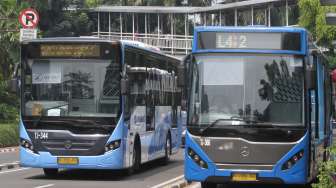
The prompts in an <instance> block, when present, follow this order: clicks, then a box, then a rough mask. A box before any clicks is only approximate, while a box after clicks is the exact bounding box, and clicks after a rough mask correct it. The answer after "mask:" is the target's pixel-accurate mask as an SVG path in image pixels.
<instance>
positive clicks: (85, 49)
mask: <svg viewBox="0 0 336 188" xmlns="http://www.w3.org/2000/svg"><path fill="white" fill-rule="evenodd" d="M40 56H41V57H70V58H82V57H87V58H90V57H91V58H95V57H99V56H100V45H96V44H41V45H40Z"/></svg>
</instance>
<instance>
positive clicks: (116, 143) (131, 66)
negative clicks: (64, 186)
mask: <svg viewBox="0 0 336 188" xmlns="http://www.w3.org/2000/svg"><path fill="white" fill-rule="evenodd" d="M21 49H22V56H21V59H22V60H21V79H20V82H18V83H20V93H21V115H20V116H21V117H20V163H21V165H22V166H24V167H35V168H43V170H44V173H45V175H49V176H54V175H57V173H58V171H59V169H127V171H128V172H129V173H133V172H135V171H137V170H138V169H139V168H140V167H141V164H142V163H145V162H148V161H152V160H155V159H161V160H162V162H163V164H164V163H166V162H168V160H169V159H170V156H171V154H175V153H176V152H177V151H178V149H179V147H180V137H181V114H182V112H181V91H182V89H181V87H180V85H179V84H178V83H179V82H178V69H179V68H178V67H179V66H181V65H180V64H181V61H180V60H179V59H177V58H174V57H172V56H168V55H165V54H163V53H161V52H159V51H157V49H155V48H153V47H149V46H146V45H144V44H142V43H136V42H131V41H108V40H101V39H94V38H49V39H36V40H32V41H26V42H24V43H23V44H22V47H21Z"/></svg>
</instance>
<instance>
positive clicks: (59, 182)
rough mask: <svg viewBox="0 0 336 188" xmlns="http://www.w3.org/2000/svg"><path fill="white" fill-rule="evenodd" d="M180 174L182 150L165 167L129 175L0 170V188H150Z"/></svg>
mask: <svg viewBox="0 0 336 188" xmlns="http://www.w3.org/2000/svg"><path fill="white" fill-rule="evenodd" d="M0 158H1V155H0ZM180 175H183V152H182V151H180V152H179V153H178V154H176V155H174V156H172V159H171V161H170V163H169V164H167V165H164V166H162V165H161V164H160V163H159V162H157V161H154V162H150V163H147V164H144V165H143V166H142V170H141V171H140V172H138V173H137V174H134V175H131V176H127V175H125V173H124V171H102V170H65V171H62V172H61V173H60V175H59V176H58V177H56V178H47V177H45V176H44V174H43V171H42V170H41V169H32V168H18V169H14V170H7V171H0V188H21V187H22V188H23V187H24V188H47V187H50V188H59V187H62V188H70V187H71V188H77V187H78V188H85V187H90V188H105V187H106V188H107V187H108V188H114V187H116V188H117V187H118V188H128V187H130V188H133V187H134V188H147V187H148V188H150V187H153V186H155V185H158V184H161V183H163V182H165V181H168V180H171V179H173V178H176V177H178V176H180Z"/></svg>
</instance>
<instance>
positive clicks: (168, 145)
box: [163, 135, 171, 164]
mask: <svg viewBox="0 0 336 188" xmlns="http://www.w3.org/2000/svg"><path fill="white" fill-rule="evenodd" d="M170 155H171V139H170V135H167V139H166V145H165V156H164V158H163V164H168V162H169V160H170Z"/></svg>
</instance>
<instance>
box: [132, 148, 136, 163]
mask: <svg viewBox="0 0 336 188" xmlns="http://www.w3.org/2000/svg"><path fill="white" fill-rule="evenodd" d="M136 155H137V152H136V149H135V147H134V148H133V158H132V163H133V164H132V166H133V167H135V166H136V164H135V163H136Z"/></svg>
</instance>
